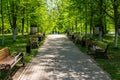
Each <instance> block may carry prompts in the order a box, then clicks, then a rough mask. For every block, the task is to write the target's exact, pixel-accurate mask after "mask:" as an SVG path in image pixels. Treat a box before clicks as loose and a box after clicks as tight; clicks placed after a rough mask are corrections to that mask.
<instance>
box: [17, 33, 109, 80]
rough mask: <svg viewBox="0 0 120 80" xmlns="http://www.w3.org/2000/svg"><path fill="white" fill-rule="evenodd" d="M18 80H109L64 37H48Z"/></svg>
mask: <svg viewBox="0 0 120 80" xmlns="http://www.w3.org/2000/svg"><path fill="white" fill-rule="evenodd" d="M19 80H111V79H110V78H109V76H108V75H107V74H106V73H105V72H104V71H103V70H102V69H101V68H99V67H98V66H97V65H96V64H95V63H94V62H93V60H92V59H91V58H90V57H89V56H87V55H85V54H83V53H82V52H81V51H80V50H79V49H78V48H77V47H76V46H75V45H74V44H73V43H72V42H71V41H69V40H68V39H67V37H66V36H65V35H49V36H48V37H47V39H46V41H45V43H44V45H43V46H42V47H40V48H39V53H38V55H37V56H36V57H35V58H34V59H33V60H32V61H31V63H30V64H29V65H28V66H27V67H26V68H25V70H24V72H23V73H22V74H21V75H20V77H19Z"/></svg>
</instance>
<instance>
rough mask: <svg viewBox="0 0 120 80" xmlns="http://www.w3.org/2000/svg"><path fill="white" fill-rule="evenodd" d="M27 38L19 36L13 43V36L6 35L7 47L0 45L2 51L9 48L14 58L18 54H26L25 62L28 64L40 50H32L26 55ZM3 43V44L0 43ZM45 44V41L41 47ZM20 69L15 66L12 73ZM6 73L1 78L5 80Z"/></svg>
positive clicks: (0, 38)
mask: <svg viewBox="0 0 120 80" xmlns="http://www.w3.org/2000/svg"><path fill="white" fill-rule="evenodd" d="M27 38H28V37H27V36H24V37H22V36H21V35H18V36H17V40H16V42H13V40H12V35H5V45H4V46H2V45H1V44H0V49H2V48H4V47H9V49H10V53H11V55H12V56H14V55H16V54H18V53H19V52H23V54H24V62H25V63H26V64H27V63H28V62H29V61H30V60H31V59H32V58H33V57H34V56H35V55H36V54H37V53H38V48H35V49H31V53H30V54H27V53H26V45H27ZM0 41H2V36H0ZM0 43H1V42H0ZM42 43H43V41H42V42H41V43H40V45H41V44H42ZM16 68H17V69H19V68H18V67H17V66H15V67H14V68H13V69H12V71H15V69H16ZM5 75H6V74H5V73H4V72H2V73H1V74H0V78H5Z"/></svg>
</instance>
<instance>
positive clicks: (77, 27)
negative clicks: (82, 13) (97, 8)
mask: <svg viewBox="0 0 120 80" xmlns="http://www.w3.org/2000/svg"><path fill="white" fill-rule="evenodd" d="M75 28H76V33H77V30H78V27H77V18H76V20H75Z"/></svg>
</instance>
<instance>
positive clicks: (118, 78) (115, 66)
mask: <svg viewBox="0 0 120 80" xmlns="http://www.w3.org/2000/svg"><path fill="white" fill-rule="evenodd" d="M94 40H97V38H96V37H94ZM103 41H104V42H106V43H109V44H110V46H109V49H108V57H109V59H100V58H99V59H98V58H97V59H95V61H96V62H97V63H98V65H99V66H100V67H101V68H102V69H103V70H105V71H106V72H107V73H108V74H110V76H111V78H112V79H113V80H120V49H119V48H120V37H119V39H118V48H117V49H115V48H113V46H114V36H113V35H107V36H104V37H103ZM73 42H74V41H73ZM76 45H77V46H78V47H79V49H80V50H81V51H82V52H83V53H86V52H87V48H86V47H82V46H80V44H76Z"/></svg>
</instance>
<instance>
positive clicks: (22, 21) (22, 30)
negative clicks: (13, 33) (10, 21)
mask: <svg viewBox="0 0 120 80" xmlns="http://www.w3.org/2000/svg"><path fill="white" fill-rule="evenodd" d="M24 21H25V19H24V18H22V36H24Z"/></svg>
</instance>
